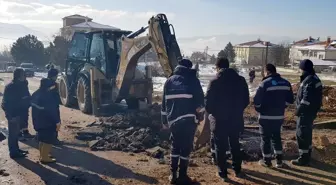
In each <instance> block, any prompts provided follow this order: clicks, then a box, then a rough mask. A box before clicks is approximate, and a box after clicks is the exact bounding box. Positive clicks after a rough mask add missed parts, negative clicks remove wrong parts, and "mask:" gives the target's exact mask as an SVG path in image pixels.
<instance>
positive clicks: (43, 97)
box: [32, 78, 61, 163]
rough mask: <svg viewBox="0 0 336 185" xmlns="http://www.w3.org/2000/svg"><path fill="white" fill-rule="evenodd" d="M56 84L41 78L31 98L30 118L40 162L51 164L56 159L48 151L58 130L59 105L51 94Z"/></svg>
mask: <svg viewBox="0 0 336 185" xmlns="http://www.w3.org/2000/svg"><path fill="white" fill-rule="evenodd" d="M55 88H56V83H55V82H53V81H51V80H49V79H46V78H43V79H42V80H41V84H40V88H39V89H38V90H37V91H35V92H34V93H33V96H32V118H33V125H34V129H35V130H36V132H37V135H38V140H39V150H40V161H41V162H42V163H52V162H55V161H56V159H55V158H53V157H51V155H50V151H51V148H52V145H53V144H54V143H55V141H56V132H57V131H59V129H60V122H61V120H60V113H59V104H58V102H57V101H56V99H55V97H54V93H53V92H52V91H53V90H54V89H55Z"/></svg>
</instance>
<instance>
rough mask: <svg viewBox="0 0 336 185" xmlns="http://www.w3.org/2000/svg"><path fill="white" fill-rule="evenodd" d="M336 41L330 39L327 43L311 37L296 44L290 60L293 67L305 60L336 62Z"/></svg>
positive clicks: (292, 48) (292, 49)
mask: <svg viewBox="0 0 336 185" xmlns="http://www.w3.org/2000/svg"><path fill="white" fill-rule="evenodd" d="M335 46H336V41H332V40H331V38H330V37H328V38H327V40H326V41H320V39H314V38H312V37H309V38H308V39H303V40H300V41H297V42H294V43H293V45H292V46H291V48H290V53H289V59H290V62H291V64H292V65H297V64H298V63H299V62H300V61H301V60H303V59H311V60H315V61H316V59H319V60H329V61H336V47H335Z"/></svg>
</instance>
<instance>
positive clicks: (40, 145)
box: [39, 142, 55, 160]
mask: <svg viewBox="0 0 336 185" xmlns="http://www.w3.org/2000/svg"><path fill="white" fill-rule="evenodd" d="M42 144H43V143H42V142H39V151H40V152H41V148H42ZM48 156H49V157H50V158H52V159H55V158H54V157H53V156H52V155H51V154H50V153H49V154H48ZM40 160H41V156H40Z"/></svg>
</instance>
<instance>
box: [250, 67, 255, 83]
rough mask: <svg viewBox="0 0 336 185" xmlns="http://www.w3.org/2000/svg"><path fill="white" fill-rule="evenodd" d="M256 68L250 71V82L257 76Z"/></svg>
mask: <svg viewBox="0 0 336 185" xmlns="http://www.w3.org/2000/svg"><path fill="white" fill-rule="evenodd" d="M255 73H256V72H255V69H254V68H252V69H251V71H250V72H249V77H250V83H253V81H254V79H255V77H256V74H255Z"/></svg>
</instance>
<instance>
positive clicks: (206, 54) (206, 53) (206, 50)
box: [204, 46, 209, 61]
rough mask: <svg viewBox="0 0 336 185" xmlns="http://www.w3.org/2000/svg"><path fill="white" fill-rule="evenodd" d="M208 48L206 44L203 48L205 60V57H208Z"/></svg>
mask: <svg viewBox="0 0 336 185" xmlns="http://www.w3.org/2000/svg"><path fill="white" fill-rule="evenodd" d="M208 50H209V47H208V46H207V47H205V49H204V55H205V61H207V59H208Z"/></svg>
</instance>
